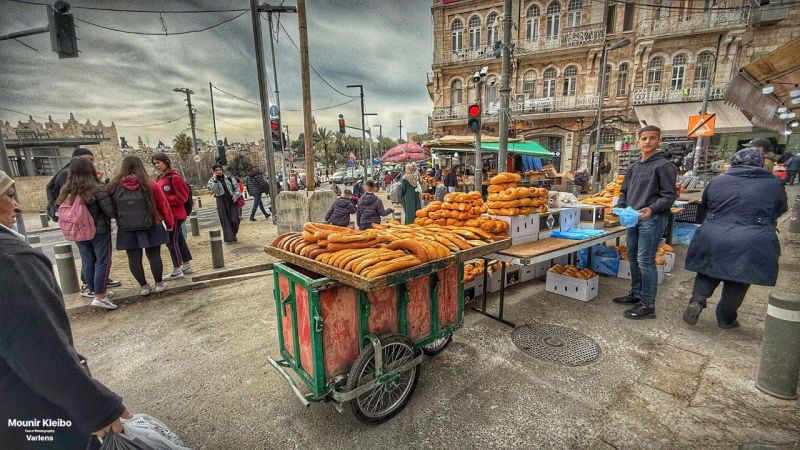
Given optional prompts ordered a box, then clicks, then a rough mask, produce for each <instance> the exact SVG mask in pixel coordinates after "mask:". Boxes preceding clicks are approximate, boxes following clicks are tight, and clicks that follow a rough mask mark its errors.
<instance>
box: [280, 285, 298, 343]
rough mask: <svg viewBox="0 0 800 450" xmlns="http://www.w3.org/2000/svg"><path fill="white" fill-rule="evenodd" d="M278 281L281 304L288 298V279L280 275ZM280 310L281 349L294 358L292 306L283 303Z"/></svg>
mask: <svg viewBox="0 0 800 450" xmlns="http://www.w3.org/2000/svg"><path fill="white" fill-rule="evenodd" d="M278 280H279V281H278V284H279V285H280V290H281V302H285V301H286V299H287V298H289V293H290V290H289V278H287V277H286V275H281V276H280V278H279V279H278ZM282 310H283V315H282V317H280V320H281V324H282V325H283V326H282V327H281V328H282V329H283V347H284V348H285V349H286V352H287V353H289V354H290V355H291V356H292V357H293V358H294V337H293V330H292V327H293V326H294V324H293V321H292V305H290V304H289V303H284V304H283V308H282Z"/></svg>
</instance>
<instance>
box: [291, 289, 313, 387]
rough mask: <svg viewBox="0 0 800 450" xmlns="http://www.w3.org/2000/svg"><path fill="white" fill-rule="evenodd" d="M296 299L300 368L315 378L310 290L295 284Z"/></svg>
mask: <svg viewBox="0 0 800 450" xmlns="http://www.w3.org/2000/svg"><path fill="white" fill-rule="evenodd" d="M294 298H295V301H296V302H297V336H298V338H299V340H300V367H302V368H303V369H305V371H306V372H308V374H309V375H311V376H312V377H313V376H314V364H313V363H312V355H311V319H310V317H311V316H310V315H309V313H308V309H309V305H308V290H307V289H306V288H304V287H300V286H299V285H297V284H295V286H294Z"/></svg>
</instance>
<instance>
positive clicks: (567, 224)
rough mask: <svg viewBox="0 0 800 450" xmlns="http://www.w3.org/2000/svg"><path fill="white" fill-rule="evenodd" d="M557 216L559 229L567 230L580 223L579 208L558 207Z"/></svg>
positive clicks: (576, 226)
mask: <svg viewBox="0 0 800 450" xmlns="http://www.w3.org/2000/svg"><path fill="white" fill-rule="evenodd" d="M551 211H552V210H551ZM558 212H559V214H558V218H559V223H560V225H561V231H569V230H571V229H573V228H578V225H580V223H581V208H580V207H578V206H575V207H565V208H558Z"/></svg>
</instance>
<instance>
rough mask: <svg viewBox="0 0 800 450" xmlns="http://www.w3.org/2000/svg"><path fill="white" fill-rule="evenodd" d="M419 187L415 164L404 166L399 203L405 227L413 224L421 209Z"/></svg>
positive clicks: (420, 190)
mask: <svg viewBox="0 0 800 450" xmlns="http://www.w3.org/2000/svg"><path fill="white" fill-rule="evenodd" d="M421 193H422V189H421V187H420V185H419V169H418V168H417V165H416V164H413V163H409V164H406V173H405V175H403V181H401V185H400V203H401V204H402V205H403V212H404V214H405V223H406V225H408V224H411V223H413V222H414V219H415V218H416V214H417V211H418V210H419V209H421V208H422V200H421V199H420V194H421Z"/></svg>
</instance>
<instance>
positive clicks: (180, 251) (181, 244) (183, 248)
mask: <svg viewBox="0 0 800 450" xmlns="http://www.w3.org/2000/svg"><path fill="white" fill-rule="evenodd" d="M184 222H186V221H185V220H176V221H175V228H173V229H172V231H170V232H169V244H168V245H167V249H168V250H169V256H170V257H171V258H172V267H180V266H181V265H183V263H187V262H189V261H191V260H192V252H190V251H189V246H188V245H186V238H185V237H184V234H183V233H184V231H183V224H184Z"/></svg>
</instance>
